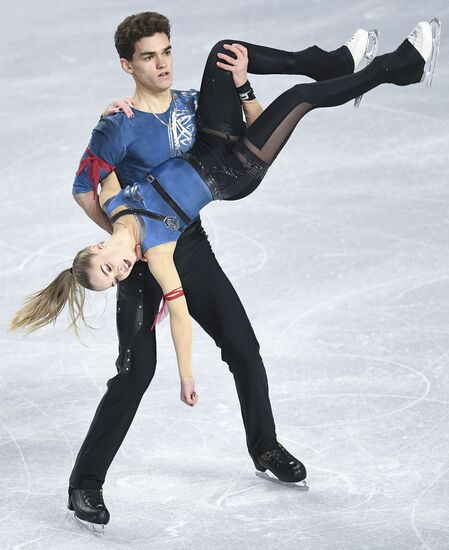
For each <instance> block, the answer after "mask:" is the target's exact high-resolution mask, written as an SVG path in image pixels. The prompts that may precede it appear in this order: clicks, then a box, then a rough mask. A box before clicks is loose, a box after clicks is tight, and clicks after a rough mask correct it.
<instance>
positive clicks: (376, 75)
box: [219, 40, 425, 200]
mask: <svg viewBox="0 0 449 550" xmlns="http://www.w3.org/2000/svg"><path fill="white" fill-rule="evenodd" d="M424 65H425V62H424V59H423V57H422V56H421V55H420V53H419V52H418V50H416V49H415V48H414V46H412V44H411V43H410V42H409V41H408V40H405V41H404V42H403V43H402V44H401V45H400V46H399V48H397V50H396V51H395V52H392V53H389V54H385V55H382V56H379V57H376V58H375V59H374V61H373V62H372V63H371V64H370V65H369V66H368V67H366V68H365V69H363V70H361V71H359V72H357V73H355V74H351V75H347V76H342V77H339V78H335V79H333V80H326V81H323V82H316V83H311V84H298V85H296V86H294V87H293V88H291V89H289V90H287V91H286V92H284V93H283V94H282V95H280V96H279V97H278V98H277V99H276V100H274V101H273V102H272V103H271V104H270V105H269V107H268V108H267V109H266V110H265V111H264V112H263V113H262V114H261V116H260V117H259V118H258V119H257V120H256V121H255V122H254V124H253V125H252V126H251V127H250V128H248V130H247V131H246V133H245V136H243V137H242V138H241V139H239V141H238V142H237V143H235V145H234V148H233V155H232V154H231V155H229V158H228V159H227V161H226V162H227V166H228V168H229V169H230V170H231V171H233V172H234V173H237V172H239V171H240V172H241V173H242V175H240V176H239V177H238V178H234V179H233V181H231V179H230V178H228V179H227V181H224V179H225V177H224V176H222V175H219V177H220V179H221V182H220V187H221V188H222V189H223V188H224V187H226V186H227V188H228V189H227V192H228V196H225V197H224V198H227V199H228V200H235V199H237V198H242V197H244V196H246V195H248V194H250V193H251V192H252V191H254V189H255V188H256V187H257V186H258V185H259V184H260V182H261V180H262V178H263V176H264V174H265V172H266V170H267V168H268V166H269V165H270V164H271V163H272V162H273V161H274V159H275V158H276V156H277V155H278V154H279V152H280V151H281V149H282V148H283V146H284V145H285V143H286V142H287V140H288V138H289V137H290V135H291V134H292V132H293V130H294V128H295V127H296V125H297V124H298V122H299V121H300V120H301V118H302V117H303V116H304V115H305V114H306V113H308V112H309V111H311V110H312V109H314V108H316V107H332V106H337V105H342V104H344V103H346V102H348V101H350V100H351V99H354V98H355V97H357V96H359V95H361V94H364V93H366V92H367V91H369V90H372V89H373V88H375V87H376V86H379V85H380V84H383V83H387V82H390V83H394V84H398V85H407V84H412V83H416V82H419V81H420V79H421V76H422V74H423V70H424ZM233 156H234V158H233Z"/></svg>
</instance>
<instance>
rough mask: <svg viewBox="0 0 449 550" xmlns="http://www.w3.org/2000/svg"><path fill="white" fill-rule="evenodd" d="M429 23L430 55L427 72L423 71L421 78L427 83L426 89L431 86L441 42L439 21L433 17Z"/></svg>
mask: <svg viewBox="0 0 449 550" xmlns="http://www.w3.org/2000/svg"><path fill="white" fill-rule="evenodd" d="M429 23H430V28H431V29H432V54H431V56H430V59H429V65H428V70H427V71H426V70H425V71H424V74H423V78H422V80H425V81H427V87H428V88H430V87H431V86H432V82H433V75H434V73H435V67H436V66H437V61H438V53H439V51H440V40H441V21H440V20H439V19H438V18H437V17H434V18H433V19H432V21H429Z"/></svg>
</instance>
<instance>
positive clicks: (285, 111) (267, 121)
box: [11, 22, 438, 406]
mask: <svg viewBox="0 0 449 550" xmlns="http://www.w3.org/2000/svg"><path fill="white" fill-rule="evenodd" d="M437 24H438V22H437ZM225 43H226V41H223V42H220V43H218V44H216V45H215V46H214V48H213V49H212V51H211V53H210V54H209V57H208V60H207V62H206V67H205V70H204V75H203V80H202V84H201V92H200V104H199V108H198V136H197V141H196V143H195V145H194V146H193V148H192V149H191V151H190V152H189V153H186V154H185V156H184V158H172V159H169V160H168V161H166V162H164V163H163V164H161V165H159V166H157V167H156V168H155V169H154V170H153V171H152V172H151V174H150V175H149V176H148V177H147V178H146V179H145V180H144V181H140V182H137V183H134V184H133V185H131V186H128V187H126V188H125V189H121V187H120V185H119V183H118V180H117V178H116V176H115V174H113V173H112V174H110V175H109V176H108V177H107V178H106V179H104V180H103V181H102V189H101V195H100V204H101V206H102V208H103V210H104V211H105V212H106V213H107V215H108V217H109V218H110V220H111V223H112V224H113V234H112V237H111V238H110V239H109V240H108V241H106V242H103V243H99V244H95V245H93V246H90V247H88V248H85V249H83V250H81V251H80V252H79V253H78V254H77V256H76V257H75V259H74V261H73V266H72V267H71V268H70V269H66V270H64V271H63V272H62V273H60V275H58V277H57V278H56V279H55V280H54V281H53V282H52V283H51V284H50V285H49V286H48V287H47V288H46V289H44V290H42V291H40V292H38V293H36V294H34V295H32V296H30V297H29V298H28V299H27V301H26V303H25V304H24V306H23V307H22V308H21V309H20V310H19V311H18V312H17V313H16V315H15V316H14V318H13V320H12V321H11V328H12V329H18V328H21V327H27V328H28V329H29V330H36V329H37V328H40V327H41V326H44V325H46V324H47V323H50V322H51V321H55V320H56V318H57V316H58V315H59V313H60V312H61V310H62V309H63V307H64V305H65V304H66V302H67V301H68V302H69V309H70V315H71V319H72V322H73V324H74V325H75V326H76V322H77V320H78V319H79V318H81V319H82V320H83V312H82V306H83V302H84V288H88V289H91V290H97V291H99V290H105V289H106V288H108V287H111V286H115V284H116V283H117V281H121V280H123V279H125V278H126V277H127V276H128V275H129V273H130V271H131V268H132V266H133V264H134V262H135V261H136V260H137V257H136V254H135V249H136V245H137V244H140V245H141V249H142V252H143V254H144V256H145V258H146V259H147V261H148V267H149V269H150V271H151V272H152V274H153V275H154V277H155V278H156V280H157V281H158V282H159V284H160V286H161V288H162V291H163V296H164V303H163V307H162V309H161V310H160V311H159V312H158V313H157V315H156V316H155V321H154V323H153V326H152V327H151V330H152V329H153V328H154V325H155V323H157V322H158V321H159V320H160V319H161V318H162V316H163V315H164V313H165V309H166V307H167V308H168V311H169V313H170V325H171V333H172V337H173V342H174V345H175V350H176V355H177V361H178V367H179V374H180V378H181V399H182V400H183V401H184V402H185V403H186V404H188V405H190V406H193V405H195V404H196V402H197V400H198V396H197V394H196V393H195V381H194V378H193V376H192V371H191V321H190V316H189V312H188V309H187V302H186V300H185V297H184V292H183V290H182V287H181V281H180V279H179V275H178V273H177V271H176V267H175V264H174V262H173V253H174V250H175V246H176V240H177V238H178V237H179V235H180V234H181V233H182V231H183V230H184V229H185V228H186V227H187V226H188V225H189V223H190V222H191V220H192V219H194V218H195V217H196V216H197V215H198V213H199V211H200V210H201V208H203V207H204V206H205V205H206V204H208V203H209V202H211V201H213V200H237V199H240V198H243V197H246V196H247V195H249V194H250V193H252V192H253V191H254V190H255V189H256V188H257V187H258V185H259V184H260V182H261V181H262V179H263V177H264V175H265V173H266V171H267V169H268V167H269V166H270V165H271V164H272V162H273V161H274V159H275V158H276V156H277V155H278V154H279V152H280V151H281V149H282V148H283V146H284V145H285V143H286V142H287V140H288V138H289V137H290V135H291V133H292V132H293V130H294V128H295V127H296V125H297V124H298V122H299V121H300V120H301V118H302V117H303V116H304V115H305V114H306V113H307V112H309V111H311V110H312V109H315V108H318V107H331V106H337V105H342V104H344V103H346V102H348V101H350V100H351V99H354V98H356V97H359V96H361V95H363V94H364V93H366V92H367V91H369V90H371V89H373V88H375V87H376V86H378V85H379V84H383V83H392V84H396V85H399V86H405V85H408V84H413V83H417V82H420V81H421V80H422V79H423V76H425V75H426V74H428V75H430V77H431V75H432V74H431V72H430V73H429V72H428V71H425V65H426V63H427V62H428V61H429V60H430V65H431V71H433V69H434V67H435V62H436V56H437V53H438V40H436V38H435V36H433V33H432V26H431V24H429V23H427V22H421V23H418V25H417V26H416V27H415V29H414V30H413V31H412V32H411V33H410V35H409V36H408V37H407V39H406V40H404V42H403V43H402V44H401V45H400V46H399V47H398V48H397V49H396V50H395V51H394V52H392V53H388V54H385V55H382V56H379V57H376V58H375V59H374V61H373V62H372V63H371V64H370V65H369V66H368V67H366V68H365V69H363V70H361V71H359V72H358V73H355V74H350V75H347V76H342V77H338V78H334V79H331V80H326V81H321V82H316V83H312V84H298V85H296V86H294V87H293V88H291V89H289V90H287V91H286V92H284V93H283V94H281V95H280V96H279V97H278V98H277V99H276V100H275V101H273V103H272V104H271V105H270V106H269V107H268V108H267V109H266V110H265V111H264V112H263V113H262V114H261V115H260V117H259V118H258V119H257V120H256V121H255V122H254V123H253V124H252V125H251V127H249V128H248V129H247V130H246V131H244V132H242V126H243V123H242V111H241V106H240V98H242V96H243V99H244V98H248V99H251V98H252V97H253V95H252V89H251V87H250V85H249V83H247V84H246V86H242V87H241V88H239V89H238V90H237V91H236V89H235V87H234V84H233V82H232V77H231V75H230V73H229V72H227V71H225V70H223V69H221V68H219V67H218V66H217V64H216V58H217V53H220V52H221V53H222V54H226V53H227V52H226V50H223V44H225ZM269 52H270V49H269V48H262V47H259V46H257V47H254V48H253V47H251V46H250V45H248V55H249V57H250V59H252V60H254V59H255V58H256V59H257V58H260V62H261V63H262V62H270V59H269ZM351 54H352V55H354V54H353V52H351ZM222 59H223V57H222ZM352 62H354V59H353V60H352ZM273 72H275V70H274V71H273ZM239 94H240V97H239ZM155 313H156V312H155ZM148 330H150V327H148Z"/></svg>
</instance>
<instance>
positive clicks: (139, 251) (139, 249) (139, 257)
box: [135, 243, 148, 262]
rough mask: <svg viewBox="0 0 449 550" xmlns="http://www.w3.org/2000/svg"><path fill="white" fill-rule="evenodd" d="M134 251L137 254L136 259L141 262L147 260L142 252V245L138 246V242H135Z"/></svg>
mask: <svg viewBox="0 0 449 550" xmlns="http://www.w3.org/2000/svg"><path fill="white" fill-rule="evenodd" d="M135 252H136V256H137V261H139V260H142V262H148V260H147V259H146V258H145V256H144V255H143V254H142V247H141V246H140V243H138V244H136V248H135Z"/></svg>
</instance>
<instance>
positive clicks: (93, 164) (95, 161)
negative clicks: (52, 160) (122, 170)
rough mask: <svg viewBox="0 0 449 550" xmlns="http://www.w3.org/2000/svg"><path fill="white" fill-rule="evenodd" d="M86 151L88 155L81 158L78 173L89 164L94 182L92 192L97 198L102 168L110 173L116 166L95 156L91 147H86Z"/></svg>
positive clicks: (90, 175)
mask: <svg viewBox="0 0 449 550" xmlns="http://www.w3.org/2000/svg"><path fill="white" fill-rule="evenodd" d="M86 153H87V155H88V156H87V157H86V158H84V159H82V160H81V162H80V165H79V168H78V172H77V173H76V175H77V176H79V175H80V174H81V172H82V171H83V170H84V169H85V168H86V166H89V171H88V175H89V178H90V181H91V182H92V192H93V194H94V199H95V198H96V197H97V189H98V184H99V183H100V168H102V169H103V170H106V172H109V173H110V172H113V171H114V170H115V166H111V165H110V164H108V163H107V162H106V161H105V160H103V159H101V158H100V157H97V156H95V155H94V154H93V153H92V151H91V150H90V149H89V147H88V148H87V149H86Z"/></svg>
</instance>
